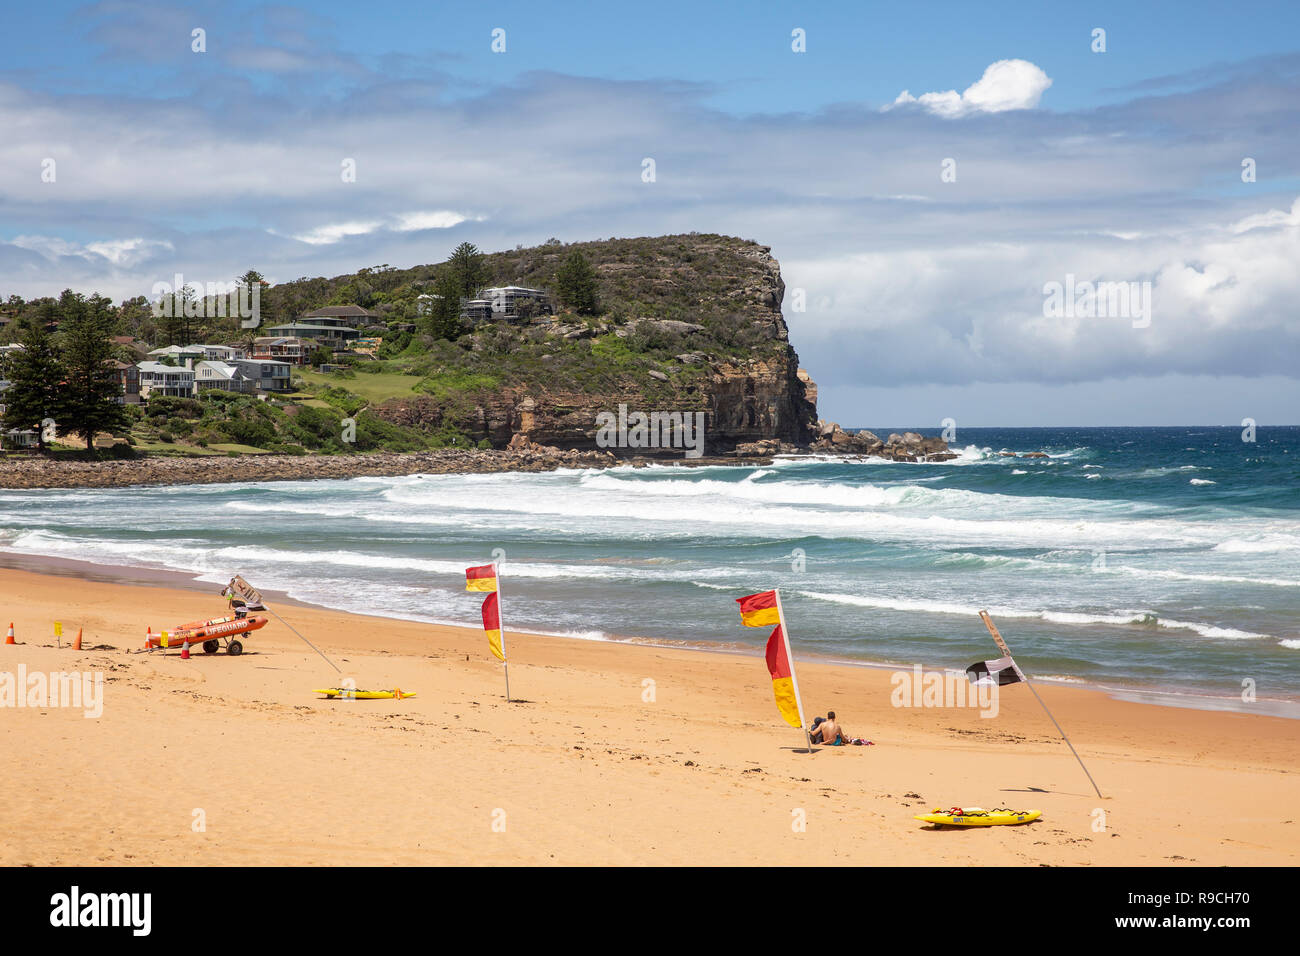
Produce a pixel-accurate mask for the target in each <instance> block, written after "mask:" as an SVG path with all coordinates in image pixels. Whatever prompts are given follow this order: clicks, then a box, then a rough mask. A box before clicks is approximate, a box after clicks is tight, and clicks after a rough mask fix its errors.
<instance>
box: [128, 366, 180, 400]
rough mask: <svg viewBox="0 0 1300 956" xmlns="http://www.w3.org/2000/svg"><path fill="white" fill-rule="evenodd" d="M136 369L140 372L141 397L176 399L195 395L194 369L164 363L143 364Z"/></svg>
mask: <svg viewBox="0 0 1300 956" xmlns="http://www.w3.org/2000/svg"><path fill="white" fill-rule="evenodd" d="M136 368H138V369H139V370H140V397H141V398H142V399H144V398H148V397H149V396H150V395H154V394H157V395H170V396H172V397H174V398H189V397H190V396H191V395H193V394H194V369H193V367H192V366H191V367H190V368H186V367H185V366H177V365H164V364H163V363H162V362H141V363H139V364H138V365H137V366H136Z"/></svg>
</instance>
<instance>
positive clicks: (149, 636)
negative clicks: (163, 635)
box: [144, 624, 153, 654]
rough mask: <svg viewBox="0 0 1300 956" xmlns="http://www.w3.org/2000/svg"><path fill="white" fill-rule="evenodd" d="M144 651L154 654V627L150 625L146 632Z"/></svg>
mask: <svg viewBox="0 0 1300 956" xmlns="http://www.w3.org/2000/svg"><path fill="white" fill-rule="evenodd" d="M144 649H145V650H146V651H148V652H149V653H151V654H152V653H153V625H152V624H150V625H149V626H148V627H147V628H146V629H145V632H144Z"/></svg>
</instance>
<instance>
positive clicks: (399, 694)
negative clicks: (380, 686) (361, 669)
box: [312, 687, 415, 700]
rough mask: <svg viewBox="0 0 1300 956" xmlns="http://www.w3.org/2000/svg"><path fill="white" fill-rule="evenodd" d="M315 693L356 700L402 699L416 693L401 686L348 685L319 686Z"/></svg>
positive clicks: (332, 697)
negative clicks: (354, 687) (357, 687)
mask: <svg viewBox="0 0 1300 956" xmlns="http://www.w3.org/2000/svg"><path fill="white" fill-rule="evenodd" d="M312 693H313V694H324V695H325V696H326V697H328V698H330V699H331V700H333V699H334V698H335V697H339V698H346V697H351V698H353V699H355V700H392V699H394V698H395V699H397V700H401V699H402V698H404V697H414V696H415V694H414V692H412V691H409V690H402V689H401V688H400V687H397V688H394V689H393V690H351V689H349V688H346V687H318V688H317V689H316V690H314V691H312Z"/></svg>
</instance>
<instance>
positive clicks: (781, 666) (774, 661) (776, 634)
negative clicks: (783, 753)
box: [767, 624, 803, 727]
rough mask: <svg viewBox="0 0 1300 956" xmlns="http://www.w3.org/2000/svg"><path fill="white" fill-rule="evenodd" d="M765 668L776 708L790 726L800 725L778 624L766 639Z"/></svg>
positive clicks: (801, 724)
mask: <svg viewBox="0 0 1300 956" xmlns="http://www.w3.org/2000/svg"><path fill="white" fill-rule="evenodd" d="M767 670H768V673H770V674H771V675H772V694H773V695H774V696H775V697H776V709H777V710H779V711H780V712H781V716H782V717H784V718H785V722H786V723H787V724H789V725H790V726H791V727H802V726H803V721H802V720H800V719H799V702H798V701H797V700H796V699H795V696H794V677H793V675H792V672H791V670H790V658H789V656H788V655H787V654H786V652H785V634H783V633H782V632H781V625H780V624H778V625H777V626H776V628H775V629H774V630H773V631H772V636H771V637H769V638H768V639H767Z"/></svg>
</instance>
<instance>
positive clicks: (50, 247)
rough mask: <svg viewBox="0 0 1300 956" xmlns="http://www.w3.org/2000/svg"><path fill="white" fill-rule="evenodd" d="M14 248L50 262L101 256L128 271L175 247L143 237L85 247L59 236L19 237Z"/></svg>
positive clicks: (163, 241)
mask: <svg viewBox="0 0 1300 956" xmlns="http://www.w3.org/2000/svg"><path fill="white" fill-rule="evenodd" d="M10 245H14V246H17V247H18V248H20V249H27V250H29V251H31V252H38V253H40V254H41V255H42V256H44V257H45V258H47V259H57V258H60V257H62V256H78V257H80V258H82V259H88V260H91V259H94V258H96V257H98V258H103V259H107V260H108V261H109V262H111V263H112V264H113V265H115V266H119V267H122V268H127V269H129V268H132V267H134V266H137V265H140V264H141V263H143V262H146V261H147V260H149V259H151V258H152V257H154V256H156V255H158V254H160V253H162V252H170V251H172V244H171V243H170V242H168V241H166V240H165V239H143V238H140V237H135V238H133V239H104V240H100V241H98V242H88V243H85V244H84V245H83V244H82V243H79V242H71V241H69V240H67V239H60V238H59V237H57V236H16V237H15V238H14V239H12V240H10Z"/></svg>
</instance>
